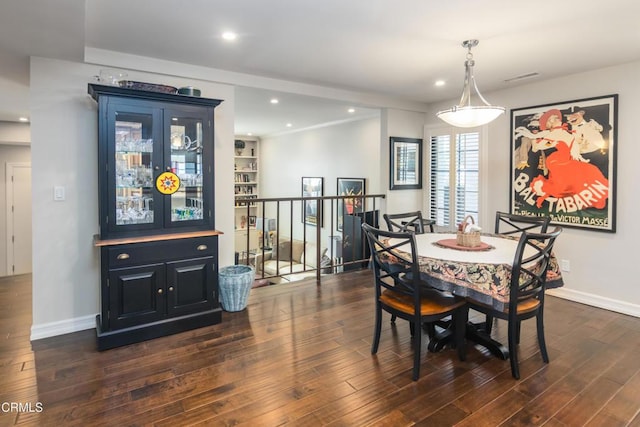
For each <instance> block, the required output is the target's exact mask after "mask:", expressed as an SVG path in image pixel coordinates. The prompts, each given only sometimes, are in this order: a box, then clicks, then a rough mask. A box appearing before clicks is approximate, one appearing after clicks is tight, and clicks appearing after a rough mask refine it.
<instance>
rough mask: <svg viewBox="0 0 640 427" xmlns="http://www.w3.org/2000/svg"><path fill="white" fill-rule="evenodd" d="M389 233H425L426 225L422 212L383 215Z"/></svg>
mask: <svg viewBox="0 0 640 427" xmlns="http://www.w3.org/2000/svg"><path fill="white" fill-rule="evenodd" d="M382 217H383V218H384V220H385V222H386V223H387V228H388V229H389V231H396V232H407V231H410V232H413V233H416V234H422V233H424V224H423V217H422V212H421V211H415V212H405V213H398V214H384V215H382Z"/></svg>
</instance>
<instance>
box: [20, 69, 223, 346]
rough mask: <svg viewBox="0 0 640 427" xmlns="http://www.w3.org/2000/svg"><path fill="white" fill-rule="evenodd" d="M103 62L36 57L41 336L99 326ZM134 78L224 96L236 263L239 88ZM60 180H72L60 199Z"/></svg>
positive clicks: (219, 127)
mask: <svg viewBox="0 0 640 427" xmlns="http://www.w3.org/2000/svg"><path fill="white" fill-rule="evenodd" d="M99 70H100V67H99V66H93V65H86V64H79V63H72V62H66V61H58V60H51V59H44V58H32V60H31V89H30V107H31V134H32V145H31V154H32V170H33V177H32V191H33V196H32V199H33V236H34V241H33V264H34V267H33V326H32V330H31V338H32V339H38V338H44V337H47V336H53V335H58V334H62V333H67V332H72V331H75V330H80V329H87V328H92V327H94V326H95V321H94V317H95V314H96V313H98V312H99V290H100V258H99V251H98V249H96V248H94V246H93V241H92V239H93V235H94V234H96V233H98V196H97V190H98V180H97V172H96V168H97V158H98V156H97V144H98V142H97V124H98V122H97V114H96V112H97V108H96V103H95V102H94V101H93V100H92V99H91V98H90V97H89V95H87V83H89V82H91V81H92V80H93V79H92V76H94V75H97V74H98V73H99ZM129 78H130V79H132V80H139V81H147V82H157V83H164V84H169V85H173V86H186V85H193V86H196V87H199V88H201V89H202V95H203V96H205V97H209V98H217V99H223V100H224V102H223V103H222V104H220V106H219V107H217V108H216V111H215V153H214V155H215V168H216V200H215V203H216V205H215V208H216V212H215V213H216V228H217V229H219V230H221V231H223V232H225V231H226V232H227V234H226V235H223V236H221V238H220V259H219V262H220V264H221V265H223V264H231V263H233V185H231V183H232V182H233V111H234V105H233V88H232V87H231V86H227V85H219V84H214V83H210V82H203V81H193V80H188V79H181V78H178V77H167V76H160V75H154V74H149V73H141V72H135V71H132V70H129ZM54 185H61V186H64V187H65V188H66V200H65V201H57V202H54V201H53V197H52V194H53V191H52V188H53V186H54Z"/></svg>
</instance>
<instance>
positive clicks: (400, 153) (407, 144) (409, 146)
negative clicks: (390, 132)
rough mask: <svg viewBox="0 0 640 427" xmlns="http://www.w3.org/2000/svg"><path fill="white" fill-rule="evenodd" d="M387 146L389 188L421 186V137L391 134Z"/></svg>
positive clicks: (415, 187)
mask: <svg viewBox="0 0 640 427" xmlns="http://www.w3.org/2000/svg"><path fill="white" fill-rule="evenodd" d="M389 146H390V148H391V149H390V153H389V160H390V165H389V188H390V189H391V190H414V189H420V188H422V139H417V138H401V137H397V136H392V137H391V138H389Z"/></svg>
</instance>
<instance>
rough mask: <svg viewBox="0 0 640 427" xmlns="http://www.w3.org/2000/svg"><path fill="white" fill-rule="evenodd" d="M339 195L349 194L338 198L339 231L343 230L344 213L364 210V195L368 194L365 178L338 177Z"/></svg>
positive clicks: (337, 216) (337, 221)
mask: <svg viewBox="0 0 640 427" xmlns="http://www.w3.org/2000/svg"><path fill="white" fill-rule="evenodd" d="M337 182H338V189H337V193H336V194H337V195H338V196H349V197H346V198H344V199H338V201H337V205H338V206H337V209H336V224H337V227H338V231H342V221H343V216H344V215H353V214H355V213H361V212H364V198H363V197H358V196H364V195H365V194H366V187H365V179H364V178H338V180H337Z"/></svg>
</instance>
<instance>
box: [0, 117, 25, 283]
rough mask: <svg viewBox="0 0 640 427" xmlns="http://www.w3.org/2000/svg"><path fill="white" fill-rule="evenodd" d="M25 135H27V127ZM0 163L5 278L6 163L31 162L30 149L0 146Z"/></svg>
mask: <svg viewBox="0 0 640 427" xmlns="http://www.w3.org/2000/svg"><path fill="white" fill-rule="evenodd" d="M2 128H3V127H2V126H1V125H0V134H1V135H5V134H4V132H2ZM26 134H27V136H28V135H29V132H28V126H27V132H26ZM1 135H0V138H1ZM10 139H11V140H12V141H13V140H15V139H16V138H15V137H11V138H10ZM0 141H2V139H0ZM0 162H1V163H2V171H1V172H0V276H6V275H7V274H9V272H8V270H7V191H6V190H7V183H6V176H7V163H29V162H31V148H29V147H28V146H19V145H1V144H0Z"/></svg>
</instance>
